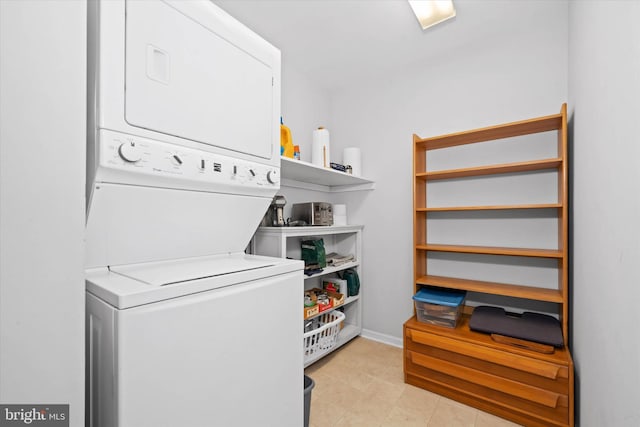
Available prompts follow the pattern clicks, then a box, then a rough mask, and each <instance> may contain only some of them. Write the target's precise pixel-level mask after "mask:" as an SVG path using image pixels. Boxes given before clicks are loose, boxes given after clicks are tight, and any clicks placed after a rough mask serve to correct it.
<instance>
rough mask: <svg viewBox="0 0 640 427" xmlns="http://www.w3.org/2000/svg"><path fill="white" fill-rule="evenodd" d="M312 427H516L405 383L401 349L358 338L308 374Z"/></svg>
mask: <svg viewBox="0 0 640 427" xmlns="http://www.w3.org/2000/svg"><path fill="white" fill-rule="evenodd" d="M305 374H306V375H308V376H310V377H311V378H313V380H314V381H315V387H314V388H313V390H312V392H311V417H310V422H309V424H310V427H359V426H362V427H376V426H379V427H413V426H420V427H459V426H460V427H462V426H464V427H515V426H517V424H514V423H512V422H509V421H506V420H504V419H502V418H498V417H495V416H493V415H490V414H487V413H486V412H482V411H479V410H477V409H475V408H472V407H470V406H466V405H463V404H461V403H458V402H456V401H454V400H451V399H448V398H446V397H443V396H440V395H437V394H434V393H431V392H429V391H426V390H423V389H421V388H418V387H414V386H411V385H409V384H405V383H404V375H403V372H402V349H400V348H397V347H392V346H389V345H386V344H382V343H379V342H376V341H371V340H368V339H365V338H362V337H358V338H356V339H354V340H353V341H351V342H350V343H348V344H346V345H345V346H343V347H342V348H340V349H338V350H337V351H335V352H333V353H332V354H330V355H328V356H327V357H325V358H323V359H321V360H320V361H318V362H316V363H315V364H313V365H311V366H309V367H308V368H307V369H306V370H305Z"/></svg>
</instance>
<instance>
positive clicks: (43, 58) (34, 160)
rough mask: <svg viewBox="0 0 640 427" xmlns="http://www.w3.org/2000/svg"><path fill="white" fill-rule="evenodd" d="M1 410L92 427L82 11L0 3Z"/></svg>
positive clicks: (66, 5)
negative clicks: (87, 420)
mask: <svg viewBox="0 0 640 427" xmlns="http://www.w3.org/2000/svg"><path fill="white" fill-rule="evenodd" d="M0 19H1V23H0V31H1V33H0V43H1V44H0V93H1V94H2V95H1V96H0V402H2V403H4V404H8V403H16V404H70V420H71V423H70V425H71V426H81V425H84V294H85V293H84V278H83V249H84V243H83V238H84V175H85V140H86V138H85V121H86V88H85V86H86V78H85V75H86V4H85V2H79V1H55V2H53V1H52V2H44V1H0Z"/></svg>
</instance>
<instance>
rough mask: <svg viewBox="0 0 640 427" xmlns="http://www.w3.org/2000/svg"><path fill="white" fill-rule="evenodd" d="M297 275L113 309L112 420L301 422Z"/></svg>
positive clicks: (283, 425)
mask: <svg viewBox="0 0 640 427" xmlns="http://www.w3.org/2000/svg"><path fill="white" fill-rule="evenodd" d="M301 275H302V272H301V271H297V272H295V273H287V274H283V275H279V276H273V277H269V278H265V279H261V280H257V281H252V282H248V283H244V284H238V285H234V286H229V287H226V288H222V289H216V290H212V291H207V292H201V293H196V294H192V295H187V296H184V297H180V298H174V299H169V300H165V301H162V302H158V303H154V304H146V305H141V306H138V307H134V308H130V309H125V310H119V311H117V314H116V319H115V323H116V324H115V329H116V331H117V338H116V345H115V365H116V366H117V368H116V373H115V378H116V379H115V381H116V384H115V389H116V393H115V395H116V396H117V427H159V426H167V427H177V426H182V427H205V426H225V427H234V426H236V427H246V426H273V427H299V426H301V425H302V424H303V377H304V376H303V368H302V366H303V362H302V350H301V343H302V340H301V338H302V334H303V331H302V323H301V321H300V313H299V311H298V307H299V302H300V301H299V294H300V293H299V291H298V288H299V284H300V281H301V280H302V279H301ZM203 280H213V279H203Z"/></svg>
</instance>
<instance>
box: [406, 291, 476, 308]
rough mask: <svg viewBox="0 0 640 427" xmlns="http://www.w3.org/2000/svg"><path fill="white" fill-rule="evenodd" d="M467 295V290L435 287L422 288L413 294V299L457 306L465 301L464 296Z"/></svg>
mask: <svg viewBox="0 0 640 427" xmlns="http://www.w3.org/2000/svg"><path fill="white" fill-rule="evenodd" d="M466 296H467V292H466V291H455V290H454V291H449V290H443V289H435V288H422V289H420V290H419V291H418V293H416V294H415V295H414V296H413V299H414V300H416V301H420V302H426V303H429V304H438V305H446V306H449V307H457V306H459V305H460V304H461V303H462V301H464V298H465V297H466Z"/></svg>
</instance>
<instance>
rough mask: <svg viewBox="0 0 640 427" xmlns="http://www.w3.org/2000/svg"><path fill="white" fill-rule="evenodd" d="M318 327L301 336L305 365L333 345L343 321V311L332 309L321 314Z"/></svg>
mask: <svg viewBox="0 0 640 427" xmlns="http://www.w3.org/2000/svg"><path fill="white" fill-rule="evenodd" d="M319 320H320V325H321V326H320V327H318V328H316V329H314V330H312V331H309V332H306V333H305V334H304V337H303V343H304V362H305V365H307V363H310V362H312V361H314V360H317V359H318V358H320V357H321V356H322V355H324V354H325V353H327V352H329V350H331V349H332V348H333V347H335V345H336V342H337V340H338V333H340V324H341V323H342V322H343V321H344V313H342V312H341V311H338V310H333V311H330V312H328V313H324V314H321V315H320V317H319Z"/></svg>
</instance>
